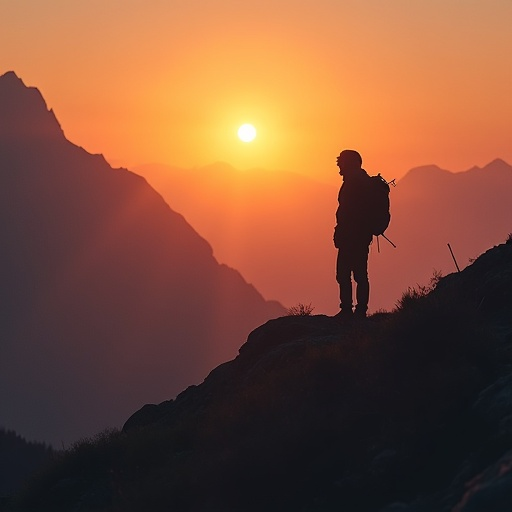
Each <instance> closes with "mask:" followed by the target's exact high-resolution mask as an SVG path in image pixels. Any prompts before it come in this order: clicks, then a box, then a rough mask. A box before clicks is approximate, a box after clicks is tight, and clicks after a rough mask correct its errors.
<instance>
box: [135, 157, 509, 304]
mask: <svg viewBox="0 0 512 512" xmlns="http://www.w3.org/2000/svg"><path fill="white" fill-rule="evenodd" d="M333 158H334V157H333ZM333 162H334V160H333ZM367 170H368V172H369V173H370V174H376V173H377V172H378V169H367ZM137 172H140V173H141V174H142V175H143V176H146V177H147V179H148V181H149V182H150V183H151V184H152V185H153V186H154V187H155V188H156V189H157V190H158V191H160V192H161V193H162V195H163V196H164V198H165V199H166V200H167V202H168V203H169V204H170V205H171V206H172V207H174V208H176V209H177V210H178V211H180V212H181V213H182V214H183V215H185V217H186V218H187V220H189V221H190V223H191V224H192V225H193V226H194V228H195V229H197V230H198V231H199V232H200V233H201V234H202V235H203V236H205V237H206V238H207V239H208V240H209V241H210V243H211V244H212V246H213V248H214V253H215V255H216V256H217V257H218V258H219V259H220V260H221V261H223V262H225V263H228V264H230V265H233V266H235V267H236V268H238V269H240V271H241V272H243V274H244V275H245V276H247V277H248V278H249V279H250V281H251V282H253V283H255V285H256V286H257V287H258V289H259V290H261V291H262V293H264V294H266V295H267V296H269V297H272V298H276V299H278V300H280V301H281V302H283V303H284V304H285V305H286V306H293V305H295V304H297V303H298V302H301V303H305V304H308V303H311V304H312V305H313V306H314V307H315V312H318V313H320V312H325V313H328V314H333V313H335V312H337V308H338V303H339V301H338V288H337V285H336V282H335V279H334V275H335V270H334V266H335V258H336V256H335V254H336V252H335V249H334V247H333V244H332V235H333V229H334V224H335V212H336V207H337V202H336V201H337V194H338V188H337V187H333V186H329V185H325V184H322V183H318V182H315V181H314V180H312V179H309V178H306V177H304V176H301V175H299V174H294V173H285V172H277V171H264V170H258V169H253V170H250V171H237V170H236V169H233V168H231V167H229V166H226V165H221V164H217V165H214V166H210V167H205V168H201V169H193V170H180V169H174V168H170V167H164V166H156V165H151V166H141V167H138V168H137ZM333 174H337V169H336V167H335V166H334V163H333ZM385 177H386V179H388V180H391V179H392V178H394V176H385ZM511 185H512V167H511V166H510V165H508V164H507V163H506V162H504V161H503V160H495V161H494V162H491V163H490V164H489V165H487V166H485V167H484V168H483V169H480V168H473V169H471V170H469V171H467V172H463V173H451V172H448V171H445V170H442V169H440V168H439V167H436V166H425V167H421V168H417V169H413V170H411V171H410V172H409V173H408V174H407V175H406V176H405V177H404V178H403V179H402V180H400V181H399V182H398V186H397V187H396V188H392V190H391V196H390V197H391V213H392V220H391V225H390V227H389V229H388V231H387V232H386V235H387V236H388V237H389V238H390V239H391V240H392V241H394V242H395V243H396V244H397V245H398V248H397V249H396V250H395V249H393V248H392V247H391V245H389V244H388V242H386V241H385V240H383V239H382V238H381V239H380V253H379V252H378V247H377V244H376V243H374V244H373V245H372V246H371V249H370V265H369V272H370V280H371V289H372V291H371V297H370V308H371V310H373V311H375V310H377V309H380V308H386V309H391V308H393V306H394V304H395V302H396V300H397V298H398V297H399V296H400V294H401V292H402V291H403V290H404V289H405V288H406V287H407V286H409V285H410V284H411V283H413V284H414V283H426V282H428V280H429V278H430V276H431V275H432V272H433V269H436V270H438V271H440V272H442V273H444V274H446V273H448V272H451V271H452V270H453V269H454V268H455V267H454V265H453V261H452V259H451V256H450V253H449V251H448V248H447V245H446V244H447V243H450V244H451V246H452V248H453V250H454V252H455V255H456V257H457V258H458V260H459V264H460V265H461V266H465V265H467V263H468V261H469V259H470V258H474V257H475V256H476V255H477V254H479V253H481V252H482V251H483V250H485V249H486V248H487V247H489V246H491V245H493V244H495V243H498V242H499V241H500V240H503V239H504V237H506V235H507V234H508V232H509V231H510V229H511V226H512V201H510V197H509V196H510V190H511ZM255 254H257V256H258V257H257V258H254V255H255Z"/></svg>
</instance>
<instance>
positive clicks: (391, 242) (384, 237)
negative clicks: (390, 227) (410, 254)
mask: <svg viewBox="0 0 512 512" xmlns="http://www.w3.org/2000/svg"><path fill="white" fill-rule="evenodd" d="M381 235H382V236H383V237H384V238H385V239H386V240H387V241H388V242H389V243H390V244H391V245H392V246H393V247H394V248H395V249H396V245H395V244H394V243H393V242H392V241H391V240H390V239H389V238H388V237H387V236H386V235H385V234H384V233H381ZM377 240H378V238H377Z"/></svg>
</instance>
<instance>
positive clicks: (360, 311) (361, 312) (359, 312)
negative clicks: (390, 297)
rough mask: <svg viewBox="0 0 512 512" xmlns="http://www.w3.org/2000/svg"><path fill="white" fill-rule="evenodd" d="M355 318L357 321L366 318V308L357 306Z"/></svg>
mask: <svg viewBox="0 0 512 512" xmlns="http://www.w3.org/2000/svg"><path fill="white" fill-rule="evenodd" d="M354 318H355V319H357V320H361V319H364V318H366V308H363V307H359V306H356V309H355V310H354Z"/></svg>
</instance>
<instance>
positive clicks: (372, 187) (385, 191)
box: [367, 174, 391, 236]
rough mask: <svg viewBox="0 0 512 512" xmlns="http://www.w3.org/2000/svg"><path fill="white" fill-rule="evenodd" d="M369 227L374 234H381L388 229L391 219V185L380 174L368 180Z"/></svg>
mask: <svg viewBox="0 0 512 512" xmlns="http://www.w3.org/2000/svg"><path fill="white" fill-rule="evenodd" d="M367 220H368V227H369V229H370V231H371V233H372V235H375V236H379V235H382V234H383V233H384V231H386V229H387V227H388V226H389V221H390V220H391V214H390V213H389V185H388V183H387V182H386V180H385V179H384V178H383V177H382V176H381V175H380V174H377V176H370V179H369V180H368V208H367Z"/></svg>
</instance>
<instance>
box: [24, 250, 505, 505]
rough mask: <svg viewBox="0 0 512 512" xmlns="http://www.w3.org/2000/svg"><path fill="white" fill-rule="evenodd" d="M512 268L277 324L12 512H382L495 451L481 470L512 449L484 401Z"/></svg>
mask: <svg viewBox="0 0 512 512" xmlns="http://www.w3.org/2000/svg"><path fill="white" fill-rule="evenodd" d="M510 261H512V254H511V247H510V244H507V245H502V246H499V247H497V248H495V249H493V250H491V251H488V253H486V254H484V255H483V256H482V257H480V258H479V259H478V260H477V261H476V262H475V263H474V264H473V265H472V266H471V267H468V268H467V269H465V270H464V271H463V272H461V273H458V274H452V275H450V276H447V277H445V278H442V279H439V280H438V282H437V283H433V284H432V287H431V289H428V288H423V289H421V288H420V289H417V290H416V291H415V292H412V291H409V292H408V293H406V294H404V296H403V297H402V299H401V301H400V302H399V304H398V305H397V309H396V310H395V311H394V312H393V313H378V314H376V315H374V316H373V317H371V318H370V319H369V320H368V321H366V322H353V323H348V324H339V323H337V322H336V321H335V320H333V319H331V318H328V317H323V316H311V315H293V316H288V317H283V318H280V319H276V320H273V321H270V322H268V323H267V324H265V325H264V326H262V327H260V328H258V329H257V330H256V331H257V332H256V331H255V332H254V333H252V334H251V336H250V337H249V340H248V342H247V344H246V345H247V348H246V349H245V350H244V347H245V346H244V347H242V349H241V352H240V355H239V356H238V357H237V359H235V360H234V361H232V362H230V363H225V364H224V365H221V366H220V367H219V368H217V369H216V370H214V371H213V372H212V373H211V374H210V376H209V377H208V378H207V379H206V380H205V382H204V383H203V384H202V385H201V386H197V387H192V388H189V389H188V390H186V391H185V392H183V393H182V395H180V396H178V398H177V399H176V400H175V401H174V402H169V403H164V404H161V405H160V406H158V408H157V410H158V411H160V413H158V415H157V416H155V419H154V421H149V422H146V423H144V422H141V423H140V424H139V426H136V427H133V428H130V429H125V431H111V432H105V433H103V434H101V435H99V436H98V437H97V438H95V439H90V440H85V441H82V442H79V443H77V444H76V445H75V446H74V447H73V448H72V449H70V450H69V451H68V452H67V453H65V454H64V455H63V456H62V457H61V459H60V460H59V461H57V463H55V464H54V465H53V466H52V467H51V468H49V469H48V470H47V472H46V473H45V474H44V475H42V476H40V477H39V478H38V479H37V480H36V481H34V482H33V483H32V485H31V486H30V487H29V489H28V490H27V491H26V493H25V494H24V495H23V496H21V497H19V499H18V501H17V503H16V510H31V509H32V508H33V507H34V506H35V505H36V504H37V510H52V511H55V512H57V511H59V510H69V509H70V508H72V507H73V506H75V507H76V506H78V504H79V506H80V507H81V508H80V510H105V511H106V510H108V511H115V510H123V511H125V510H134V511H135V510H150V511H159V510H183V511H202V512H207V511H214V510H222V511H226V512H227V511H235V510H236V511H253V510H254V511H256V510H258V511H259V510H263V509H265V510H295V511H330V510H340V509H343V510H349V511H350V510H354V511H355V510H357V511H358V512H365V511H376V510H380V509H381V508H382V507H384V506H385V505H387V504H389V503H392V502H393V501H403V502H410V501H412V500H414V499H415V498H416V497H417V496H420V495H429V494H432V495H433V494H435V493H436V492H438V491H440V490H441V489H442V488H443V487H445V486H447V485H448V484H449V482H450V481H452V480H453V478H454V475H456V474H457V469H458V468H459V467H460V466H461V463H462V461H463V460H465V457H467V455H468V453H470V452H474V453H476V451H478V449H479V448H482V447H483V446H484V445H486V444H489V443H490V445H492V446H491V447H490V448H489V449H488V450H487V451H486V452H485V453H486V455H485V456H484V455H482V456H481V457H480V458H478V457H476V458H475V460H476V462H474V463H473V466H471V468H470V469H469V470H467V473H468V474H467V477H468V478H469V477H471V476H474V475H475V474H476V473H477V472H478V471H481V469H482V467H484V463H485V462H488V460H492V459H493V457H494V458H497V457H498V456H499V455H500V454H501V453H502V451H500V450H503V449H504V448H506V447H507V446H509V443H510V441H512V438H507V437H505V438H503V439H500V438H496V437H494V438H493V440H492V442H490V441H489V440H488V439H487V437H486V436H487V430H488V428H489V427H488V426H487V425H486V422H485V421H484V419H482V418H481V417H479V416H478V414H477V413H476V412H475V409H474V407H473V404H474V403H475V401H476V400H477V397H478V396H479V393H481V392H482V390H484V389H485V388H486V387H487V386H489V385H490V384H491V383H493V382H495V381H496V379H497V378H498V377H499V376H500V375H504V374H506V373H507V372H508V369H509V367H510V366H509V365H510V364H512V352H511V350H510V348H511V347H512V326H511V324H510V320H511V319H510V314H509V313H510V311H511V305H512V291H510V290H512V270H511V264H510ZM251 337H252V338H251ZM263 341H265V343H270V345H269V346H270V348H268V349H265V350H262V351H259V352H258V351H257V350H256V349H257V348H258V347H257V346H258V343H260V344H261V343H263ZM251 347H252V348H251ZM154 407H157V406H154ZM453 505H454V504H453ZM431 510H441V508H435V507H433V508H431ZM447 510H449V509H447Z"/></svg>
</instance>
